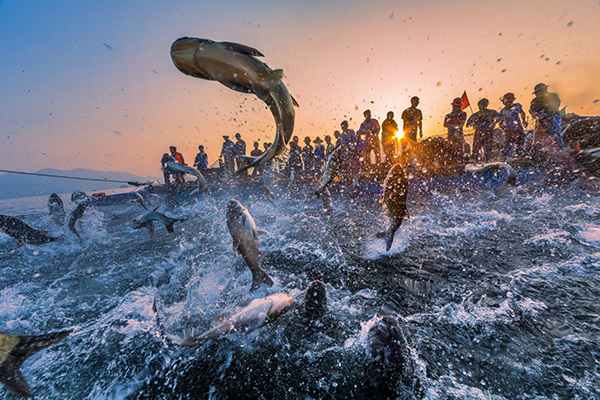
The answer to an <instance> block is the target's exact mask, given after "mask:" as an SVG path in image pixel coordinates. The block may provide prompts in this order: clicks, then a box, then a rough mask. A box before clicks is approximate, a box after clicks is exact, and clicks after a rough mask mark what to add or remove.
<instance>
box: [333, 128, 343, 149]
mask: <svg viewBox="0 0 600 400" xmlns="http://www.w3.org/2000/svg"><path fill="white" fill-rule="evenodd" d="M341 136H342V133H341V132H340V131H334V132H333V137H334V138H335V147H340V145H341V144H342V140H341V139H340V137H341Z"/></svg>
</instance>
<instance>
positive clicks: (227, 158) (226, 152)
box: [219, 135, 235, 176]
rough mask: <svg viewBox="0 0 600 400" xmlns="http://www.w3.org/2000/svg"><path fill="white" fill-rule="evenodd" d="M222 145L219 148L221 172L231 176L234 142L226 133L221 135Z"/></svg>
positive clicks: (233, 166) (233, 168)
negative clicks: (221, 162) (221, 164)
mask: <svg viewBox="0 0 600 400" xmlns="http://www.w3.org/2000/svg"><path fill="white" fill-rule="evenodd" d="M223 139H224V140H225V141H224V142H223V147H222V149H221V155H220V156H219V159H220V160H223V172H225V175H228V176H231V175H233V172H234V170H235V165H234V161H233V160H234V159H235V144H234V143H233V142H232V141H231V140H230V139H229V136H228V135H223Z"/></svg>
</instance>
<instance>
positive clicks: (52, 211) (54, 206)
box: [48, 193, 67, 225]
mask: <svg viewBox="0 0 600 400" xmlns="http://www.w3.org/2000/svg"><path fill="white" fill-rule="evenodd" d="M48 214H49V215H50V218H52V221H54V223H55V224H57V225H62V224H64V223H65V217H66V216H67V214H66V213H65V205H64V204H63V201H62V199H61V198H60V197H58V195H57V194H56V193H52V194H51V195H50V197H49V198H48Z"/></svg>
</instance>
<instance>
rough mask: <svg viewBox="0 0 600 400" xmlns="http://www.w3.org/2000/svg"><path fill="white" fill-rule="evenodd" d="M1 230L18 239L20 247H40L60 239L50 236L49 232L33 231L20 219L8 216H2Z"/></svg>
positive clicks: (0, 218)
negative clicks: (25, 245)
mask: <svg viewBox="0 0 600 400" xmlns="http://www.w3.org/2000/svg"><path fill="white" fill-rule="evenodd" d="M0 229H1V230H3V231H4V233H6V234H7V235H9V236H11V237H13V238H14V239H16V240H17V246H18V247H21V246H23V244H25V243H27V244H35V245H39V244H44V243H48V242H54V241H55V240H57V239H58V237H53V236H48V232H47V231H40V230H37V229H33V228H32V227H30V226H29V225H27V224H26V223H25V222H23V221H21V220H20V219H18V218H15V217H9V216H8V215H0Z"/></svg>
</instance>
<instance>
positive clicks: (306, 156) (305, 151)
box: [302, 136, 315, 175]
mask: <svg viewBox="0 0 600 400" xmlns="http://www.w3.org/2000/svg"><path fill="white" fill-rule="evenodd" d="M302 161H304V172H305V173H306V174H307V175H310V174H312V171H313V170H314V168H315V149H314V147H312V145H311V144H310V137H308V136H306V137H305V138H304V147H303V148H302Z"/></svg>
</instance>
